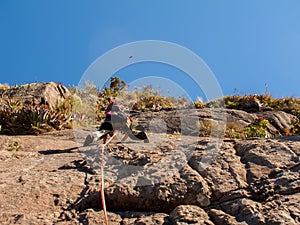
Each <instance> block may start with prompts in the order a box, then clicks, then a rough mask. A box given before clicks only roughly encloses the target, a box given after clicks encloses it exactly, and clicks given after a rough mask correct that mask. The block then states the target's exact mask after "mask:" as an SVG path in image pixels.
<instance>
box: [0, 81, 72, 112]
mask: <svg viewBox="0 0 300 225" xmlns="http://www.w3.org/2000/svg"><path fill="white" fill-rule="evenodd" d="M0 96H1V97H2V98H9V99H12V98H16V99H18V100H22V101H25V102H34V103H36V104H44V105H48V106H49V107H50V108H51V109H53V108H55V107H57V106H58V104H59V103H61V102H62V101H64V100H65V99H66V98H68V97H69V96H70V92H69V90H68V89H67V88H66V87H65V86H64V85H62V84H59V83H55V82H45V83H32V84H24V85H21V86H14V87H10V88H7V87H5V88H3V87H0Z"/></svg>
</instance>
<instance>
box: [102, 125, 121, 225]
mask: <svg viewBox="0 0 300 225" xmlns="http://www.w3.org/2000/svg"><path fill="white" fill-rule="evenodd" d="M117 133H118V131H116V132H115V133H114V134H113V136H111V138H110V139H109V140H108V141H107V142H106V143H105V144H104V145H103V146H102V150H101V157H102V162H101V188H100V196H101V203H102V208H103V213H104V220H105V225H108V219H107V212H106V203H105V195H104V165H105V159H104V148H105V147H106V145H107V144H108V143H109V142H110V141H111V140H112V139H113V138H114V137H115V136H116V134H117Z"/></svg>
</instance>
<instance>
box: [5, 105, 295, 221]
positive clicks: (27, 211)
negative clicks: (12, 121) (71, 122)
mask: <svg viewBox="0 0 300 225" xmlns="http://www.w3.org/2000/svg"><path fill="white" fill-rule="evenodd" d="M159 113H160V114H159ZM192 113H194V114H193V115H194V116H195V117H196V118H197V119H198V118H200V120H201V119H203V120H204V119H207V120H214V121H217V117H213V116H212V115H211V114H210V112H209V110H207V109H203V110H198V112H197V111H193V112H192ZM198 113H199V114H198ZM146 115H147V116H146V117H143V119H141V120H140V121H141V122H142V123H143V124H144V125H145V126H146V127H147V119H148V120H151V118H161V120H160V121H165V125H166V126H165V127H166V129H167V131H169V132H162V133H160V131H166V130H165V129H163V130H162V129H160V127H156V128H155V129H156V130H155V129H154V128H153V127H152V128H151V129H152V131H157V132H158V133H155V132H153V133H152V134H150V137H149V139H150V143H149V144H144V143H143V142H138V141H132V140H128V141H127V142H124V143H120V142H119V141H118V140H119V139H118V138H122V136H120V137H119V136H117V137H116V139H115V140H113V141H112V142H111V143H109V145H108V147H107V148H106V149H105V162H106V164H105V177H104V181H105V182H104V190H105V197H106V206H107V209H108V219H109V221H110V223H109V224H123V225H124V224H138V225H141V224H162V225H167V224H178V225H179V224H180V225H181V224H207V225H210V224H211V225H213V224H215V225H224V224H228V225H229V224H230V225H245V224H253V225H256V224H257V225H258V224H260V225H261V224H262V225H264V224H266V225H269V224H274V225H275V224H292V225H296V224H299V223H300V136H284V137H277V138H252V139H247V140H240V139H229V138H224V139H221V140H219V144H220V145H219V148H217V146H218V145H217V144H216V143H215V142H216V140H215V139H214V137H213V138H210V137H198V136H196V135H193V133H192V131H191V132H190V133H189V134H191V135H185V134H181V135H180V134H179V133H178V132H180V131H181V130H180V129H179V128H180V126H181V125H182V124H181V123H179V122H180V120H178V115H179V114H175V113H172V112H171V111H163V112H146ZM136 116H138V115H136ZM260 116H263V117H264V118H268V120H269V121H270V123H271V125H272V126H273V128H274V129H276V130H277V131H278V132H280V131H284V129H285V128H287V127H289V126H291V125H292V123H291V120H292V119H293V118H292V117H290V116H289V115H287V114H286V113H283V112H271V111H270V112H266V113H265V114H263V115H261V112H256V113H247V112H244V111H239V110H226V117H227V122H228V121H229V122H232V123H236V124H238V126H240V127H247V126H249V125H251V124H252V123H254V121H256V120H257V119H259V118H260ZM168 118H174V120H173V119H168ZM176 118H177V119H176ZM272 119H273V120H272ZM178 121H179V122H178ZM186 124H187V127H189V126H188V123H186ZM150 125H151V126H156V125H157V126H158V125H159V124H156V123H152V124H150ZM151 129H150V130H151ZM188 129H189V128H188ZM188 129H187V130H188ZM174 131H175V132H174ZM90 132H91V131H86V130H78V131H76V132H75V136H74V134H73V132H72V131H71V130H68V131H59V132H53V133H46V134H42V135H39V136H0V146H1V149H0V208H1V212H0V223H1V224H59V225H67V224H104V217H103V211H102V205H101V198H100V193H99V190H100V187H101V173H100V167H99V165H101V155H100V153H101V149H99V146H98V145H97V143H92V144H91V145H89V146H85V147H82V143H83V142H84V139H85V137H86V135H87V134H89V133H90ZM14 146H18V148H15V147H14ZM100 147H101V145H100ZM151 179H152V180H151Z"/></svg>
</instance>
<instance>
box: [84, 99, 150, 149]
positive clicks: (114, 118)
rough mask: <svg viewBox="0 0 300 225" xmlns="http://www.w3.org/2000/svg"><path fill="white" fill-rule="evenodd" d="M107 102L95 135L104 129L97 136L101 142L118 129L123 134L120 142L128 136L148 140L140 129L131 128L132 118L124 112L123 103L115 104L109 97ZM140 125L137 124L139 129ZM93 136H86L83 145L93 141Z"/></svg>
mask: <svg viewBox="0 0 300 225" xmlns="http://www.w3.org/2000/svg"><path fill="white" fill-rule="evenodd" d="M108 100H109V104H108V106H107V108H106V110H105V120H104V122H103V123H102V124H101V126H100V127H99V129H98V130H97V132H98V133H97V136H98V134H99V132H102V131H105V133H104V134H102V135H100V136H98V138H99V139H103V144H105V143H106V142H107V138H108V135H110V136H111V137H112V136H113V135H114V134H115V133H116V132H118V131H120V132H122V133H123V134H124V137H123V138H122V140H121V142H124V141H126V140H127V138H128V137H130V138H131V139H133V140H144V142H145V143H148V142H149V139H148V137H147V135H146V133H145V132H144V129H142V130H141V131H139V132H134V131H133V129H132V119H131V117H130V115H129V114H127V113H125V109H124V106H123V105H119V104H117V103H116V102H115V101H114V99H113V98H109V99H108ZM140 127H141V126H139V129H140ZM93 139H94V138H93V137H91V136H90V135H88V136H87V138H86V140H85V143H84V146H86V145H88V144H90V143H91V142H93Z"/></svg>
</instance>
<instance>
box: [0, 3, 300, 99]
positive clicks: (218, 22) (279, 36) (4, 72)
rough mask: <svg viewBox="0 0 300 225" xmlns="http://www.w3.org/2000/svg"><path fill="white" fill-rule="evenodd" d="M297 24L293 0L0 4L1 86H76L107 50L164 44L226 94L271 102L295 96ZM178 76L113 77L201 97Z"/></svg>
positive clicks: (149, 67)
mask: <svg viewBox="0 0 300 225" xmlns="http://www.w3.org/2000/svg"><path fill="white" fill-rule="evenodd" d="M299 21H300V1H297V0H287V1H278V0H252V1H243V0H235V1H233V0H228V1H213V0H210V1H208V0H207V1H202V0H190V1H178V0H172V1H171V0H169V1H167V0H166V1H156V0H152V1H141V0H128V1H122V0H119V1H116V0H115V1H114V0H112V1H100V0H98V1H77V0H52V1H50V0H49V1H47V0H45V1H39V0H36V1H33V0H26V1H21V0H19V1H16V0H1V1H0V29H1V35H0V73H1V78H0V83H9V84H11V85H13V84H14V83H17V84H23V83H29V82H35V81H36V80H37V81H39V82H43V81H58V82H61V83H63V84H66V85H67V84H75V85H76V84H78V82H79V81H80V79H81V78H82V76H83V74H84V72H85V71H86V70H87V68H88V67H89V66H90V65H91V64H92V63H93V62H94V61H95V60H96V59H97V58H98V57H100V56H101V55H103V54H104V53H106V52H107V51H109V50H111V49H112V48H115V47H117V46H119V45H122V44H126V43H129V42H133V41H141V40H163V41H168V42H173V43H176V44H178V45H181V46H183V47H186V48H188V49H190V50H191V51H193V52H194V53H195V54H197V55H198V56H200V57H201V58H202V59H203V60H204V61H205V63H206V64H207V65H208V66H209V67H210V69H211V70H212V71H213V73H214V74H215V76H216V78H217V80H218V82H219V84H220V86H221V89H222V91H223V93H224V95H229V94H234V93H235V92H236V91H235V90H237V92H238V93H240V94H244V93H247V94H253V93H258V94H262V93H264V92H265V90H266V86H267V90H268V91H269V92H271V94H272V95H273V96H275V97H284V96H294V97H300V88H299V83H300V24H299ZM180 73H181V72H180V71H178V70H177V69H176V68H171V67H167V66H165V65H159V64H155V63H152V64H151V63H144V64H140V65H136V66H134V65H133V66H130V67H128V68H123V69H122V70H121V71H119V72H118V73H116V74H114V75H117V76H120V77H121V78H122V79H124V80H125V81H126V82H128V83H130V82H134V80H135V79H138V78H140V77H143V76H162V77H164V76H165V77H167V78H168V79H171V80H173V81H174V82H177V83H179V85H180V86H182V88H183V89H185V90H186V91H187V92H188V93H189V94H190V95H191V96H193V97H195V96H197V95H201V93H200V92H201V91H199V90H198V89H197V88H196V87H194V86H193V85H194V84H192V83H191V81H190V80H189V79H182V76H183V75H182V74H180ZM99 76H101V74H100V75H99ZM180 77H181V78H180ZM185 77H186V76H185Z"/></svg>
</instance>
